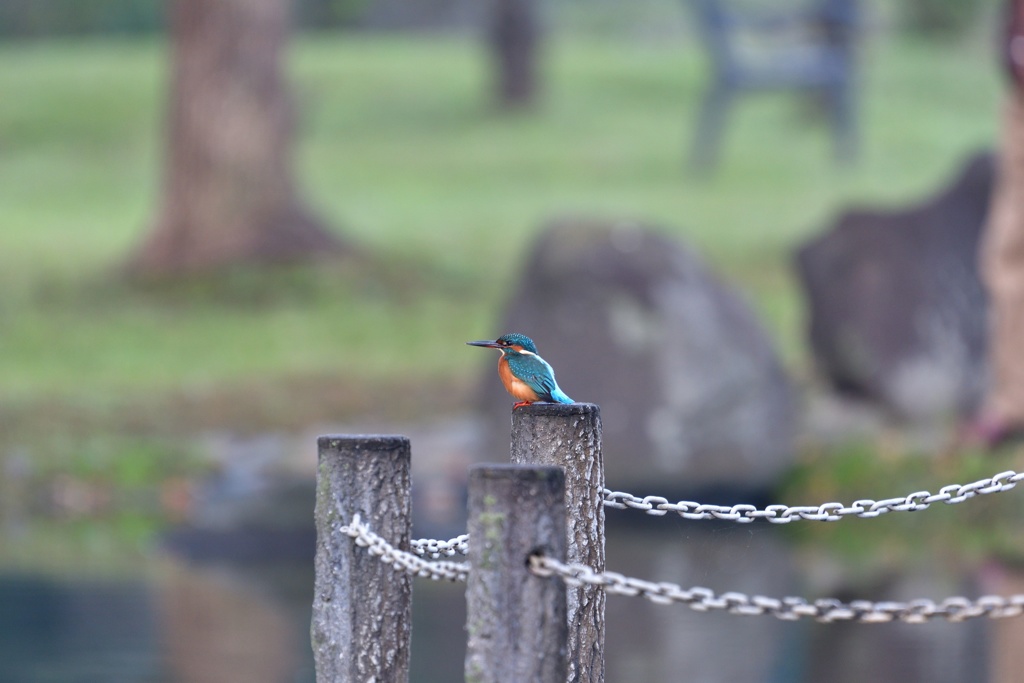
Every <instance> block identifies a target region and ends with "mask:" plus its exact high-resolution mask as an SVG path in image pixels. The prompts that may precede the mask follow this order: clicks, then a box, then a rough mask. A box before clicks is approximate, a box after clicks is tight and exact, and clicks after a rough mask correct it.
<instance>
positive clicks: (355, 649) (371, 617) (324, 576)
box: [310, 435, 412, 683]
mask: <svg viewBox="0 0 1024 683" xmlns="http://www.w3.org/2000/svg"><path fill="white" fill-rule="evenodd" d="M317 445H318V447H319V465H318V468H317V476H316V512H315V517H316V532H317V534H316V535H317V539H316V563H315V565H316V566H315V568H316V577H315V582H314V595H313V621H312V626H311V628H310V635H311V638H312V643H313V658H314V663H315V665H316V680H317V683H364V682H365V681H389V682H390V681H396V682H398V683H401V682H402V681H408V680H409V643H410V635H411V626H412V577H411V576H409V574H408V573H406V572H402V571H396V570H395V569H394V568H392V567H390V566H388V565H386V564H384V563H383V562H381V561H380V560H379V559H378V558H377V557H375V556H374V555H371V554H370V553H369V552H367V551H366V549H365V548H360V547H358V546H356V545H355V543H354V542H353V540H352V538H350V537H349V536H348V535H346V534H345V533H343V532H342V531H341V527H342V526H344V525H345V524H347V523H348V522H350V521H352V518H353V516H354V515H356V514H358V515H359V517H360V519H361V521H363V522H364V523H366V524H367V525H368V526H369V528H370V529H371V530H372V531H373V532H375V533H376V534H378V535H380V536H381V537H383V538H384V539H386V540H387V541H389V542H390V543H392V544H393V545H395V546H396V547H398V548H400V549H403V550H408V549H409V537H410V533H411V528H412V504H411V500H412V499H411V497H410V495H409V464H410V449H409V440H408V439H407V438H405V437H404V436H377V435H374V436H322V437H320V438H319V439H318V441H317Z"/></svg>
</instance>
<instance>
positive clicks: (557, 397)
mask: <svg viewBox="0 0 1024 683" xmlns="http://www.w3.org/2000/svg"><path fill="white" fill-rule="evenodd" d="M551 400H552V401H554V402H555V403H575V401H573V400H572V399H571V398H569V397H568V396H566V394H565V392H564V391H562V390H561V389H559V388H558V387H555V388H554V390H553V391H552V392H551Z"/></svg>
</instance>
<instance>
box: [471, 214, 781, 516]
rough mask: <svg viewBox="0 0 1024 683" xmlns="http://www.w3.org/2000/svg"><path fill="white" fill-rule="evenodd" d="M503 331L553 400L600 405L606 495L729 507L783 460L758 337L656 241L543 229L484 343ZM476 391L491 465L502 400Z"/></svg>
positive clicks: (734, 305)
mask: <svg viewBox="0 0 1024 683" xmlns="http://www.w3.org/2000/svg"><path fill="white" fill-rule="evenodd" d="M504 332H522V333H524V334H527V335H530V336H532V337H533V339H534V340H535V341H536V342H537V345H538V347H539V350H540V353H541V355H542V356H544V358H545V359H546V360H548V361H549V362H550V363H551V364H552V365H553V367H554V368H555V370H556V374H557V377H558V382H559V384H560V385H561V387H562V389H563V390H565V392H566V393H568V394H569V396H571V397H573V398H574V399H575V400H577V401H587V402H593V403H598V404H600V405H601V415H602V420H603V427H604V453H605V458H604V459H605V466H606V472H607V481H608V486H609V487H610V488H627V487H630V486H638V487H639V486H640V485H646V486H648V487H650V486H654V487H656V490H657V492H659V493H661V494H662V495H669V494H670V493H675V492H689V491H698V490H699V491H707V490H709V489H711V488H715V489H716V490H718V491H719V492H720V493H721V494H722V495H723V496H726V495H727V494H728V492H730V491H731V492H734V493H735V494H737V495H740V494H743V493H746V492H750V491H752V490H758V489H763V488H766V487H770V486H771V485H772V484H773V483H774V482H775V479H776V477H777V475H778V474H779V473H780V472H781V471H782V470H783V469H785V468H786V467H787V466H788V465H789V464H790V462H791V459H792V452H793V440H794V423H795V401H794V394H793V390H792V388H791V386H790V383H789V381H788V380H787V377H786V375H785V373H784V372H783V369H782V367H781V365H780V363H779V360H778V358H777V356H776V354H775V352H774V350H773V348H772V346H771V343H770V342H769V340H768V337H767V336H766V334H765V333H764V331H763V330H762V328H761V326H760V325H759V323H758V321H757V320H756V318H755V317H754V315H753V314H752V313H751V311H750V309H749V308H748V307H747V306H746V304H744V302H743V301H742V300H741V299H740V298H739V297H738V296H737V295H736V294H735V293H734V292H733V291H732V290H731V289H729V288H728V287H727V286H726V285H724V284H723V283H722V282H721V281H720V280H719V279H718V278H717V277H715V276H714V275H713V274H712V273H711V271H710V270H709V269H708V268H707V267H706V266H705V265H704V264H703V263H702V262H701V261H700V260H699V259H698V258H697V256H696V255H695V254H694V253H692V252H691V251H689V250H687V249H685V248H683V247H682V246H681V245H680V244H679V243H678V242H676V241H674V240H672V239H669V238H668V237H666V236H664V235H662V234H659V233H657V232H655V231H652V230H649V229H646V228H643V227H641V226H639V225H637V224H633V223H615V222H610V221H585V220H575V221H571V220H566V221H561V222H557V223H555V224H554V225H552V226H551V227H549V228H548V229H547V230H546V231H545V232H544V234H543V235H542V236H541V237H540V239H539V240H538V241H537V243H536V244H535V246H534V248H533V250H532V254H531V255H530V256H529V258H528V260H527V263H526V268H525V272H524V273H523V276H522V281H521V283H520V285H519V287H518V291H516V293H515V294H514V296H513V297H512V299H511V301H510V303H509V306H508V309H507V311H506V313H505V315H504V317H503V319H502V321H501V323H500V325H499V327H498V329H497V330H495V331H494V335H495V336H497V335H498V334H500V333H504ZM495 361H496V359H495ZM483 393H484V398H483V407H484V411H485V415H486V417H487V419H488V420H490V421H491V422H490V424H489V425H488V426H487V429H486V434H487V436H486V437H485V446H486V448H485V450H484V454H483V455H484V458H485V459H487V460H501V459H504V458H506V457H508V456H507V454H508V450H509V446H508V444H509V439H508V437H509V413H508V410H509V407H510V404H511V402H512V399H511V398H510V397H509V396H508V395H507V394H506V393H505V392H504V391H503V390H502V388H501V385H500V383H499V381H498V378H497V373H496V372H495V370H494V368H493V367H488V368H487V373H486V386H485V391H484V392H483ZM654 492H655V491H654V490H647V491H644V493H654Z"/></svg>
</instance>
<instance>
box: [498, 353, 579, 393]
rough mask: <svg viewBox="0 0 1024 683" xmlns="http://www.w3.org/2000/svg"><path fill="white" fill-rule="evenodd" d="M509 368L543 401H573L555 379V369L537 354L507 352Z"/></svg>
mask: <svg viewBox="0 0 1024 683" xmlns="http://www.w3.org/2000/svg"><path fill="white" fill-rule="evenodd" d="M506 356H507V360H508V367H509V370H511V371H512V374H513V375H515V376H516V377H518V378H519V379H521V380H522V381H523V382H525V383H526V384H528V385H529V386H530V388H531V389H533V390H534V391H535V392H537V395H538V396H540V398H541V400H542V401H548V402H550V403H572V402H573V400H572V399H571V398H569V397H568V396H567V395H566V394H565V392H564V391H562V390H561V389H560V388H559V387H558V382H556V381H555V371H554V370H552V369H551V366H550V365H548V363H547V361H545V360H544V359H543V358H541V357H540V356H537V355H533V354H523V353H515V352H511V353H508V354H506Z"/></svg>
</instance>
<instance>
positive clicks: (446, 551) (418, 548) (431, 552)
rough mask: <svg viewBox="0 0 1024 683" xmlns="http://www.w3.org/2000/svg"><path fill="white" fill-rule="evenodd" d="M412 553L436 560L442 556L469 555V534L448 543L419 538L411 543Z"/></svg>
mask: <svg viewBox="0 0 1024 683" xmlns="http://www.w3.org/2000/svg"><path fill="white" fill-rule="evenodd" d="M410 547H411V548H412V551H413V552H414V553H416V554H417V555H421V556H424V557H428V556H429V557H432V558H434V559H435V560H436V559H437V558H439V557H441V556H444V557H451V556H452V555H455V554H460V555H468V554H469V534H462V535H461V536H456V537H455V538H453V539H450V540H447V541H439V540H437V539H435V538H417V539H413V541H412V542H411V543H410Z"/></svg>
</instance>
